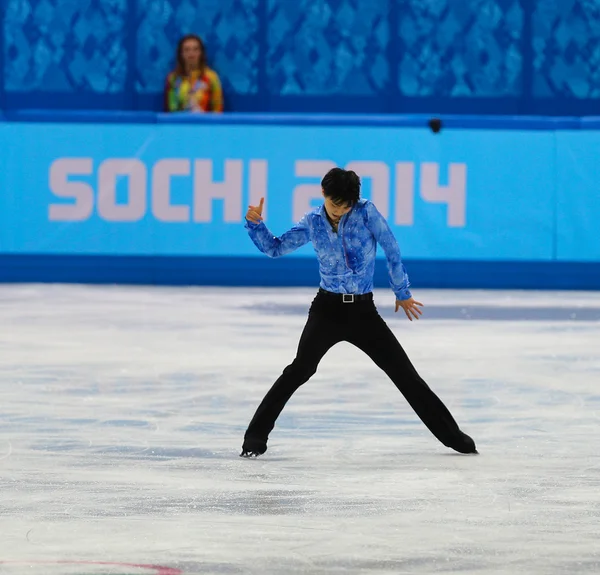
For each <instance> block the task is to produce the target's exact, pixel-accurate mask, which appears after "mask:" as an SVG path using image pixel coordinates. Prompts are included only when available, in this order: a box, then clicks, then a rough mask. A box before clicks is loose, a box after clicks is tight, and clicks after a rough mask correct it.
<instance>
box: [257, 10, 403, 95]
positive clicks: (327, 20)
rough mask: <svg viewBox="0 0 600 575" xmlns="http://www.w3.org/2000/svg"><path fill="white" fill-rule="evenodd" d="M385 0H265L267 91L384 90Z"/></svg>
mask: <svg viewBox="0 0 600 575" xmlns="http://www.w3.org/2000/svg"><path fill="white" fill-rule="evenodd" d="M389 1H391V0H389ZM389 1H388V0H379V1H377V2H375V1H369V2H365V1H364V0H268V4H267V6H268V14H267V22H268V36H267V43H268V51H267V76H268V91H269V93H270V94H272V95H332V94H339V95H351V96H355V95H377V94H380V93H382V92H383V91H385V90H386V88H387V85H388V82H389V69H390V64H389V60H388V58H387V53H386V51H387V49H388V45H389V42H390V27H389Z"/></svg>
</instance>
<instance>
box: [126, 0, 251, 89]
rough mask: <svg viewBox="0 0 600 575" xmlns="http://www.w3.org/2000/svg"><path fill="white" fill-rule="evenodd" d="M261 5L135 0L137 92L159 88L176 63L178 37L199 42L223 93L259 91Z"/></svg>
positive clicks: (240, 0)
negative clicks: (192, 37) (191, 35)
mask: <svg viewBox="0 0 600 575" xmlns="http://www.w3.org/2000/svg"><path fill="white" fill-rule="evenodd" d="M259 1H260V0H137V13H138V21H139V27H138V30H137V54H136V66H137V70H136V88H137V91H138V92H139V93H155V92H160V91H161V90H162V89H163V86H164V81H165V76H166V74H167V73H168V72H169V71H170V70H171V69H172V68H173V66H174V64H175V49H176V47H177V42H178V41H179V38H180V37H181V36H183V35H184V34H188V33H194V34H198V35H199V36H201V37H202V39H203V41H204V43H205V45H206V51H207V55H208V60H209V65H210V66H211V67H213V68H214V69H215V70H216V71H217V73H218V74H219V76H220V78H221V81H222V83H223V88H224V90H225V92H234V93H238V94H255V93H256V92H257V91H258V69H259V66H260V63H259V54H258V52H259V50H258V37H257V35H258V29H259V22H258V5H259Z"/></svg>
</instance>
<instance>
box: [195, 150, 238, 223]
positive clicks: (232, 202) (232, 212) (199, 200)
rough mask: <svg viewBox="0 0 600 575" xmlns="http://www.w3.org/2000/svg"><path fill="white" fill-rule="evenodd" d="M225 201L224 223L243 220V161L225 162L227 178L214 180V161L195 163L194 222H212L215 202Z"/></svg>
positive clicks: (197, 161)
mask: <svg viewBox="0 0 600 575" xmlns="http://www.w3.org/2000/svg"><path fill="white" fill-rule="evenodd" d="M218 199H220V200H224V203H225V209H224V217H223V219H224V221H226V222H239V221H241V219H242V160H225V178H224V180H223V181H222V182H215V181H214V180H213V163H212V160H196V161H195V162H194V221H195V222H211V221H212V204H213V200H218Z"/></svg>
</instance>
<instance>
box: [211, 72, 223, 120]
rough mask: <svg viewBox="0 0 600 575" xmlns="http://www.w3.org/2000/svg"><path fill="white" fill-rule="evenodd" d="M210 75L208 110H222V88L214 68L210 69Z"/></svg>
mask: <svg viewBox="0 0 600 575" xmlns="http://www.w3.org/2000/svg"><path fill="white" fill-rule="evenodd" d="M209 77H210V84H211V89H210V110H211V111H212V112H222V111H223V89H222V87H221V80H220V79H219V76H218V75H217V73H216V72H215V71H214V70H211V73H210V75H209Z"/></svg>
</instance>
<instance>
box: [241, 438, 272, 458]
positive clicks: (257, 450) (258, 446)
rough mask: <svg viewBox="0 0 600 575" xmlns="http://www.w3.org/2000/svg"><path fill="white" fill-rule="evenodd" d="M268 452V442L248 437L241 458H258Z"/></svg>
mask: <svg viewBox="0 0 600 575" xmlns="http://www.w3.org/2000/svg"><path fill="white" fill-rule="evenodd" d="M266 450H267V442H266V441H263V440H262V439H254V438H252V437H246V438H245V439H244V445H242V452H241V453H240V457H258V456H259V455H262V454H263V453H264V452H265V451H266Z"/></svg>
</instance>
